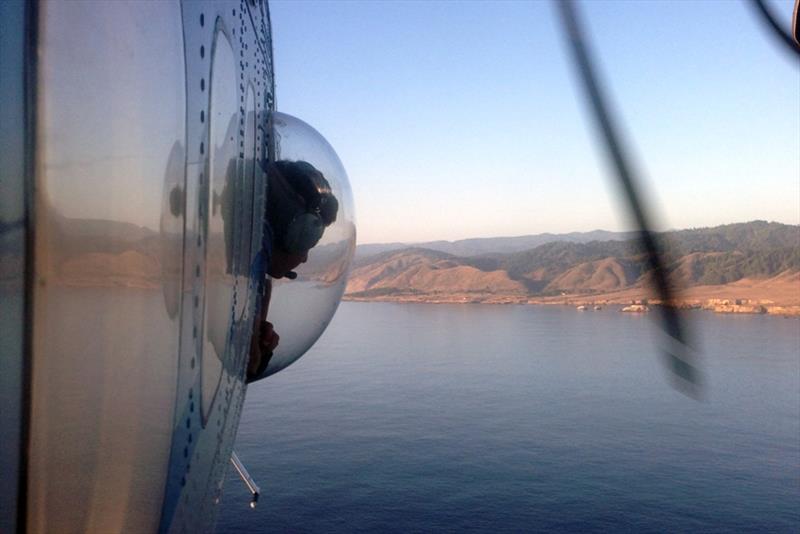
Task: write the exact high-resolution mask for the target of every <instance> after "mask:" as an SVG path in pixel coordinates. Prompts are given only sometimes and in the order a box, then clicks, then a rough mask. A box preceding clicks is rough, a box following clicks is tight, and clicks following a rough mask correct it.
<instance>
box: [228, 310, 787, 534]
mask: <svg viewBox="0 0 800 534" xmlns="http://www.w3.org/2000/svg"><path fill="white" fill-rule="evenodd" d="M689 317H690V319H691V323H692V326H693V327H694V329H695V333H696V334H697V338H698V340H699V341H698V343H699V345H700V346H701V348H702V350H703V354H704V367H705V370H706V373H707V381H708V385H707V388H706V390H705V397H706V398H705V400H704V401H701V402H697V401H693V400H690V399H688V398H686V397H684V396H682V395H681V394H679V393H677V392H676V391H675V390H673V389H671V388H670V387H669V385H668V382H667V380H666V377H665V374H664V371H663V369H662V368H661V366H660V361H659V358H658V356H657V352H656V348H655V345H654V343H655V340H656V339H657V338H656V336H655V335H654V328H653V327H652V324H651V321H652V319H653V318H651V317H648V316H640V315H629V314H622V313H618V312H616V311H613V310H610V309H607V310H603V311H596V312H595V311H588V312H578V311H576V310H574V309H572V308H561V307H537V306H488V305H452V306H451V305H424V304H420V305H415V304H390V303H344V304H342V306H341V307H340V309H339V312H338V313H337V316H336V318H335V319H334V322H333V323H332V324H331V326H330V328H329V330H328V331H327V332H326V334H325V335H324V336H323V337H322V338H321V340H320V341H319V342H318V344H317V346H315V348H313V349H312V350H311V351H310V352H309V353H308V354H307V355H306V356H304V357H303V358H302V359H301V360H300V361H299V362H298V363H297V364H295V365H294V366H292V367H290V368H289V369H287V370H285V371H283V372H281V373H279V374H277V375H275V376H273V377H271V378H269V379H267V380H266V381H264V382H262V383H259V384H257V385H255V386H253V387H251V389H250V391H249V392H248V398H247V403H246V406H245V410H244V414H243V417H242V424H241V427H240V429H239V434H238V437H237V442H236V443H237V444H236V449H237V451H238V453H239V456H240V458H241V459H242V461H243V462H244V463H245V465H246V466H247V467H248V469H249V470H250V472H251V474H252V475H253V477H254V478H255V479H256V481H257V482H258V483H259V484H260V485H261V488H262V491H263V495H262V497H261V502H260V503H259V505H258V507H257V508H256V509H255V510H250V509H249V507H248V496H247V492H246V490H245V487H244V485H243V484H242V483H241V481H240V480H239V479H238V477H237V476H236V475H235V474H234V473H233V471H231V472H230V473H229V474H228V478H227V481H226V486H225V494H224V497H223V502H222V504H221V506H222V510H221V513H220V517H219V522H218V524H217V527H218V531H219V532H242V531H245V532H246V531H252V532H258V531H270V532H365V531H389V532H409V531H411V532H421V531H424V532H436V531H454V530H458V531H479V532H498V531H506V532H507V531H516V532H519V531H608V530H615V531H619V530H623V531H637V532H648V531H649V532H655V531H661V532H663V531H698V530H700V531H704V532H722V531H731V530H736V531H743V530H769V531H773V532H800V320H797V319H784V318H778V317H764V316H720V315H714V314H711V313H708V312H693V313H691V314H690V316H689ZM276 328H278V327H277V326H276Z"/></svg>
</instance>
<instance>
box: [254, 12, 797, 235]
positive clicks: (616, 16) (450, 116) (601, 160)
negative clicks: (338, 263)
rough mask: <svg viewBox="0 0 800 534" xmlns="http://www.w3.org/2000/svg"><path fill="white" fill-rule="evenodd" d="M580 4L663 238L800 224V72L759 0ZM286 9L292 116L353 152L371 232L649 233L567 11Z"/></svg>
mask: <svg viewBox="0 0 800 534" xmlns="http://www.w3.org/2000/svg"><path fill="white" fill-rule="evenodd" d="M770 5H771V6H772V7H773V9H774V10H775V12H776V13H777V14H778V15H779V16H781V17H783V20H784V21H785V22H786V24H787V25H788V21H789V20H790V15H791V11H792V5H793V2H792V1H791V0H780V1H778V0H772V2H771V3H770ZM579 7H580V10H581V13H582V14H583V20H584V21H585V22H586V26H587V29H588V37H589V39H590V41H591V44H592V47H593V51H594V55H595V58H596V59H597V66H598V67H599V69H600V70H601V76H602V78H603V80H604V81H605V82H606V89H607V90H608V92H609V94H610V95H611V102H612V106H613V108H614V110H615V112H616V116H617V118H618V120H619V121H620V124H621V126H622V130H623V136H624V139H625V140H626V141H627V144H628V146H629V147H630V149H631V150H632V155H633V161H634V165H635V167H636V169H637V170H638V171H639V174H640V176H641V178H642V179H643V190H644V192H645V198H646V204H647V206H648V207H649V208H650V209H651V212H652V214H653V215H654V218H655V221H656V225H657V227H658V228H659V229H668V228H690V227H702V226H713V225H717V224H725V223H731V222H743V221H748V220H754V219H766V220H773V221H779V222H783V223H790V224H798V223H800V64H798V61H797V59H795V58H792V57H791V56H789V54H788V53H787V52H786V50H784V49H783V48H782V47H781V46H779V45H778V44H777V43H776V42H775V41H773V39H772V36H771V35H769V34H768V33H767V32H766V30H765V28H764V27H763V26H762V24H761V21H760V20H759V19H758V18H757V17H756V16H755V13H754V11H753V9H752V8H751V6H750V5H748V4H747V3H744V2H739V1H733V0H720V1H710V0H709V1H700V2H690V1H675V2H658V1H647V2H644V1H641V2H622V1H600V0H597V1H592V2H586V1H584V2H580V4H579ZM270 9H271V19H272V28H273V50H274V61H275V72H276V95H277V108H278V110H279V111H282V112H285V113H289V114H292V115H295V116H297V117H299V118H301V119H303V120H304V121H306V122H308V123H309V124H311V125H312V126H314V127H315V128H316V129H317V130H319V131H320V133H322V134H323V135H324V136H325V137H326V138H327V139H328V141H329V142H330V143H331V144H332V145H333V147H334V148H335V149H336V151H337V152H338V154H339V157H340V158H341V160H342V162H343V163H344V166H345V168H346V169H347V172H348V175H349V179H350V184H351V187H352V190H353V195H354V198H355V203H356V214H357V222H358V234H359V237H358V241H359V243H376V242H392V241H402V242H419V241H428V240H435V239H447V240H455V239H462V238H469V237H492V236H508V235H525V234H536V233H542V232H554V233H560V232H571V231H589V230H593V229H598V228H600V229H606V230H624V229H630V228H631V227H632V226H631V224H630V221H629V217H628V213H627V206H626V205H625V204H624V202H622V200H621V197H620V196H619V190H618V189H617V186H616V183H615V182H614V181H613V178H612V174H611V172H610V171H611V169H610V168H609V167H608V165H607V161H606V159H605V154H604V152H603V147H602V145H601V144H600V143H598V139H597V138H596V137H595V130H594V123H593V122H592V117H591V115H590V114H589V109H588V108H587V106H586V102H585V101H584V99H583V94H582V92H581V88H580V86H578V84H577V82H578V80H577V78H576V76H575V72H574V70H573V65H572V63H571V62H570V58H569V56H568V50H567V48H566V47H565V40H564V37H563V34H562V32H561V27H560V25H559V19H558V18H557V13H556V10H555V9H554V8H553V5H551V4H550V3H549V2H545V1H540V2H502V1H492V2H477V1H476V2H455V1H452V2H413V1H403V2H390V1H383V2H344V1H324V2H316V1H303V2H287V1H280V0H273V1H272V2H270Z"/></svg>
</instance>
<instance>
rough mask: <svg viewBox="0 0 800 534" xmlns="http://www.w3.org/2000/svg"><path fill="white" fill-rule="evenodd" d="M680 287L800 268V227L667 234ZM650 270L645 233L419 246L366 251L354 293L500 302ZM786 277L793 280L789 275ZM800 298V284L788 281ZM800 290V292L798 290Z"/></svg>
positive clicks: (629, 284) (613, 285) (614, 287)
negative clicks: (487, 247)
mask: <svg viewBox="0 0 800 534" xmlns="http://www.w3.org/2000/svg"><path fill="white" fill-rule="evenodd" d="M656 238H657V240H658V242H659V243H660V245H661V247H662V249H663V251H664V257H665V260H666V264H667V271H668V273H669V276H670V279H671V280H672V282H673V284H674V285H675V286H676V287H696V286H697V287H699V286H703V287H706V286H708V287H713V286H722V285H726V284H733V283H735V282H737V281H740V280H755V281H758V280H767V279H770V278H774V277H780V276H781V275H784V274H786V273H790V274H791V273H795V272H798V271H800V226H797V225H785V224H781V223H770V222H766V221H751V222H748V223H734V224H729V225H721V226H717V227H710V228H693V229H686V230H676V231H670V232H664V233H659V234H657V236H656ZM649 277H650V272H649V267H648V263H647V261H646V255H645V253H644V250H643V248H642V247H641V244H640V243H639V241H638V240H637V239H628V240H624V241H623V240H608V241H589V242H584V243H580V242H570V241H552V242H548V243H544V244H541V245H538V246H536V247H534V248H532V249H529V250H523V251H516V252H511V253H484V254H481V255H475V256H466V257H465V256H458V255H455V254H450V253H447V252H444V251H441V250H431V249H426V248H422V247H418V246H414V247H410V248H405V249H400V250H389V251H384V252H382V253H379V254H373V255H371V256H366V257H365V256H362V257H361V258H358V259H357V260H356V261H355V262H354V266H353V269H352V271H351V276H350V282H349V283H348V286H347V290H346V296H347V297H348V298H351V299H359V300H369V299H372V298H381V299H392V298H396V299H403V298H405V297H408V296H409V295H413V296H414V299H416V300H425V298H426V296H427V297H428V298H430V299H431V300H441V299H442V298H450V297H452V298H454V299H456V300H458V299H462V300H464V299H466V300H467V301H496V300H497V298H498V297H499V296H504V297H509V298H510V297H513V298H515V299H517V300H524V299H531V298H534V299H535V298H545V297H553V296H582V297H587V296H591V295H601V294H604V293H608V292H615V291H616V292H620V291H626V290H631V289H639V290H641V292H642V294H646V289H647V285H648V280H649ZM781 280H783V281H782V282H781V283H782V284H784V283H785V278H781ZM786 287H787V291H789V292H791V293H792V294H791V295H788V297H790V298H789V300H798V303H799V304H800V284H797V288H796V289H797V290H796V291H792V289H793V288H794V286H793V285H791V284H789V285H787V286H786ZM794 293H797V295H795V294H794Z"/></svg>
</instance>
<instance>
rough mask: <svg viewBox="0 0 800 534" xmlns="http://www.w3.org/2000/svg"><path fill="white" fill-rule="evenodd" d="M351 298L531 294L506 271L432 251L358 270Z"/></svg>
mask: <svg viewBox="0 0 800 534" xmlns="http://www.w3.org/2000/svg"><path fill="white" fill-rule="evenodd" d="M346 292H347V293H349V294H354V295H355V294H365V293H366V294H369V293H373V294H387V293H474V292H481V293H492V294H518V295H525V294H527V288H526V286H525V284H524V283H522V282H520V281H516V280H512V279H511V278H510V277H509V275H508V273H507V272H506V271H503V270H494V271H482V270H480V269H478V268H476V267H473V266H471V265H465V264H464V263H463V262H461V261H459V259H458V258H455V257H451V256H449V255H446V254H442V253H430V252H429V251H417V250H415V251H411V252H398V253H394V254H389V255H388V256H383V258H382V259H381V260H379V261H375V262H371V263H368V264H367V265H362V266H360V267H356V268H355V269H354V270H353V271H352V272H351V273H350V279H349V282H348V284H347V290H346Z"/></svg>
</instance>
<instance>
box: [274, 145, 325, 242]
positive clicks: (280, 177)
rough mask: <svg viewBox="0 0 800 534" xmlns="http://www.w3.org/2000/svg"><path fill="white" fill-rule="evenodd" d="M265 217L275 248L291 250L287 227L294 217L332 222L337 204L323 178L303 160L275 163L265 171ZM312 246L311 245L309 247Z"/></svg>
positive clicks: (323, 222)
mask: <svg viewBox="0 0 800 534" xmlns="http://www.w3.org/2000/svg"><path fill="white" fill-rule="evenodd" d="M267 179H268V181H269V187H268V189H267V217H268V221H269V226H270V230H271V234H272V235H273V237H274V240H275V243H274V244H275V245H276V246H278V247H280V248H282V249H284V250H291V249H292V248H293V247H292V246H290V243H289V242H287V239H288V238H287V236H288V232H289V227H290V225H291V224H292V221H294V220H295V219H296V218H297V217H298V216H300V215H301V214H303V213H310V214H315V215H317V216H319V220H320V221H321V222H322V224H323V225H324V226H330V225H331V224H333V222H334V221H336V214H337V212H338V211H339V201H338V200H336V197H335V196H334V195H333V192H332V191H331V185H330V183H328V180H326V179H325V176H323V174H322V173H321V172H319V171H318V170H317V169H316V168H315V167H314V166H313V165H311V164H310V163H308V162H306V161H286V160H281V161H276V162H275V163H273V164H271V165H270V166H269V169H268V172H267ZM311 246H313V245H311Z"/></svg>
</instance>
